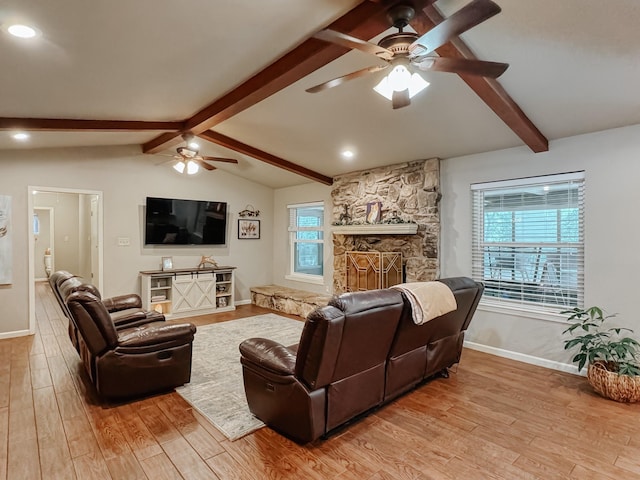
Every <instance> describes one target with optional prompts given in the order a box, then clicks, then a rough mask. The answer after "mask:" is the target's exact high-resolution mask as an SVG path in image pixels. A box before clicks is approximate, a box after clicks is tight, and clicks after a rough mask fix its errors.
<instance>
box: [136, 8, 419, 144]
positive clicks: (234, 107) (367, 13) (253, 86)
mask: <svg viewBox="0 0 640 480" xmlns="http://www.w3.org/2000/svg"><path fill="white" fill-rule="evenodd" d="M423 1H424V0H423ZM424 3H425V4H426V3H427V2H424ZM387 8H388V6H387V5H386V4H385V5H382V4H380V3H375V2H369V1H366V2H363V3H361V4H359V5H358V6H356V7H355V8H353V9H352V10H350V11H349V12H347V13H346V14H344V15H343V16H342V17H340V18H339V19H338V20H336V21H335V22H333V23H332V24H331V25H329V26H328V27H327V28H331V29H333V30H338V31H340V32H342V33H347V34H349V35H353V36H356V37H359V38H366V39H369V38H373V37H375V36H376V35H378V34H379V33H380V32H382V31H384V30H386V29H387V28H389V22H388V20H387V18H386V11H387ZM347 52H349V49H347V48H344V47H340V46H338V45H335V44H331V43H327V42H323V41H321V40H317V39H315V38H309V39H307V40H305V41H304V42H302V43H301V44H300V45H298V46H297V47H295V48H294V49H293V50H291V51H290V52H288V53H286V54H285V55H283V56H282V57H280V58H279V59H278V60H276V61H275V62H273V63H272V64H271V65H268V66H267V67H266V68H264V69H263V70H261V71H260V72H258V73H257V74H256V75H254V76H253V77H251V78H250V79H248V80H247V81H245V82H244V83H242V84H240V85H239V86H237V87H236V88H234V89H233V90H231V91H230V92H229V93H227V94H226V95H224V96H222V97H221V98H219V99H217V100H215V101H214V102H213V103H211V104H210V105H208V106H206V107H204V108H203V109H202V110H200V111H199V112H198V113H196V114H195V115H193V116H192V117H191V118H189V119H187V120H186V121H185V130H187V131H190V132H192V133H194V134H196V135H198V134H200V133H202V132H205V131H207V130H209V129H210V128H212V127H214V126H215V125H218V124H219V123H221V122H223V121H225V120H227V119H229V118H231V117H233V116H234V115H236V114H238V113H240V112H242V111H243V110H246V109H247V108H250V107H252V106H253V105H255V104H257V103H258V102H260V101H262V100H264V99H265V98H267V97H269V96H271V95H273V94H274V93H277V92H279V91H280V90H282V89H284V88H286V87H288V86H289V85H292V84H293V83H295V82H297V81H298V80H300V79H302V78H304V77H306V76H307V75H309V74H310V73H312V72H314V71H315V70H317V69H319V68H321V67H323V66H325V65H326V64H328V63H329V62H331V61H333V60H335V59H337V58H338V57H340V56H342V55H344V54H345V53H347ZM168 138H169V135H164V139H163V138H161V137H160V136H159V137H157V138H155V139H153V140H151V141H149V142H147V143H146V144H144V145H143V151H144V152H145V153H157V152H160V151H162V150H164V149H166V148H167V143H166V141H168V140H167V139H168ZM165 140H166V141H165ZM169 140H170V139H169Z"/></svg>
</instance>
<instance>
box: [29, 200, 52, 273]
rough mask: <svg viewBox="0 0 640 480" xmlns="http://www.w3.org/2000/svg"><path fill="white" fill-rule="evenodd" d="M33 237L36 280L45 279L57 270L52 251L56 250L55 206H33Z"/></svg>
mask: <svg viewBox="0 0 640 480" xmlns="http://www.w3.org/2000/svg"><path fill="white" fill-rule="evenodd" d="M32 223H33V225H32V228H33V237H34V252H33V255H34V260H35V263H34V269H35V271H34V277H35V281H36V282H38V281H43V280H46V279H47V278H48V277H49V274H51V272H52V271H55V264H54V263H53V260H54V257H53V255H51V252H53V251H55V220H54V216H53V208H51V207H34V208H33V222H32Z"/></svg>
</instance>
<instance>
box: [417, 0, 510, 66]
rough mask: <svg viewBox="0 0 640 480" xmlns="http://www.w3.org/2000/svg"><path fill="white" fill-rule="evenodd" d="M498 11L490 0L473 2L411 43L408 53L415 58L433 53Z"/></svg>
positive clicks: (496, 6)
mask: <svg viewBox="0 0 640 480" xmlns="http://www.w3.org/2000/svg"><path fill="white" fill-rule="evenodd" d="M500 11H501V8H500V7H499V6H498V5H497V4H496V3H494V2H493V1H492V0H473V1H472V2H471V3H469V4H468V5H466V6H464V7H462V8H461V9H460V10H458V11H457V12H456V13H454V14H453V15H451V16H450V17H448V18H445V19H444V21H443V22H442V23H439V24H438V25H436V26H435V27H433V28H432V29H431V30H429V31H428V32H427V33H425V34H424V35H422V36H421V37H420V38H418V39H417V40H416V41H415V42H413V43H412V44H411V45H410V46H409V53H410V54H411V55H412V56H414V57H417V56H420V55H425V54H427V53H429V52H433V51H434V50H435V49H437V48H439V47H441V46H442V45H444V44H445V43H447V42H448V41H449V40H451V39H452V38H454V37H457V36H458V35H460V34H461V33H464V32H466V31H467V30H469V29H470V28H472V27H475V26H476V25H478V24H479V23H482V22H484V21H485V20H487V19H489V18H491V17H493V16H494V15H496V14H498V13H500Z"/></svg>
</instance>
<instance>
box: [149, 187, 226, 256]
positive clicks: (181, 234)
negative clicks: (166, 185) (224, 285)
mask: <svg viewBox="0 0 640 480" xmlns="http://www.w3.org/2000/svg"><path fill="white" fill-rule="evenodd" d="M145 220H146V221H145V228H144V243H145V245H224V244H225V243H226V240H227V204H226V203H225V202H206V201H201V200H181V199H177V198H158V197H147V209H146V213H145Z"/></svg>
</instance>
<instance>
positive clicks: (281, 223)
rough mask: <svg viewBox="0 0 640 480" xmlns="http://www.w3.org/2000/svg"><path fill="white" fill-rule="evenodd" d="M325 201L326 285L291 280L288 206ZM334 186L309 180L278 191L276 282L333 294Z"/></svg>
mask: <svg viewBox="0 0 640 480" xmlns="http://www.w3.org/2000/svg"><path fill="white" fill-rule="evenodd" d="M320 201H323V202H324V268H323V272H324V285H317V284H313V283H306V282H296V281H292V280H287V279H286V278H285V275H287V274H288V268H289V232H288V231H287V228H288V226H289V211H288V210H287V205H292V204H296V203H307V202H320ZM332 208H333V202H332V200H331V187H330V186H328V185H322V184H320V183H307V184H304V185H298V186H295V187H288V188H280V189H278V190H275V192H274V197H273V215H274V217H273V247H274V249H273V283H275V284H276V285H282V286H285V287H291V288H299V289H300V290H306V291H309V292H315V293H331V288H332V285H333V236H332V235H331V215H332Z"/></svg>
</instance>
